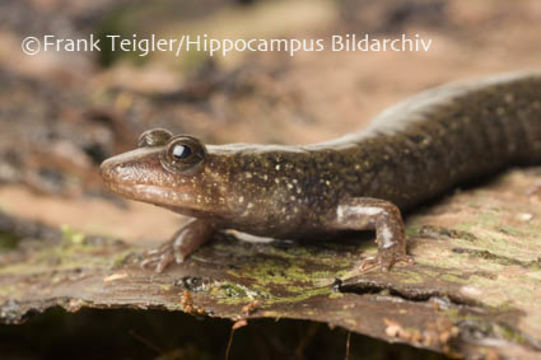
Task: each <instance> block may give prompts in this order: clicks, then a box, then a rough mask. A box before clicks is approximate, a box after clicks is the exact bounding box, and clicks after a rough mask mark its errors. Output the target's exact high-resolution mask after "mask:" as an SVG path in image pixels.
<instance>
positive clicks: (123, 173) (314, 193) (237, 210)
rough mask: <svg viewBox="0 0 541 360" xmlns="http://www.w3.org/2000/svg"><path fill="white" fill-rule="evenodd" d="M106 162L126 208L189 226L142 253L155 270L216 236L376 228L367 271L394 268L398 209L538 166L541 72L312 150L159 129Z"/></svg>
mask: <svg viewBox="0 0 541 360" xmlns="http://www.w3.org/2000/svg"><path fill="white" fill-rule="evenodd" d="M139 146H140V148H139V149H137V150H133V151H130V152H127V153H124V154H121V155H118V156H115V157H113V158H110V159H108V160H106V161H105V162H104V163H103V164H102V165H101V174H102V177H103V179H104V181H105V183H106V184H107V185H108V186H109V187H110V188H111V189H112V190H113V191H114V192H116V193H118V194H120V195H122V196H125V197H127V198H130V199H135V200H139V201H144V202H148V203H152V204H155V205H158V206H162V207H166V208H168V209H170V210H173V211H176V212H178V213H181V214H185V215H188V216H192V217H194V218H195V219H194V220H193V221H191V222H189V223H188V224H186V225H185V227H183V228H182V229H181V230H179V231H178V232H177V233H176V234H175V236H174V237H173V239H172V240H171V241H169V242H168V243H166V244H164V245H162V246H161V247H160V248H159V249H157V250H154V251H150V252H148V253H147V259H146V260H145V262H144V265H151V266H154V267H155V268H156V270H157V271H162V270H163V269H164V268H165V267H166V266H167V265H169V264H170V263H172V262H177V263H180V262H182V261H183V260H184V259H185V258H186V257H187V256H188V255H189V254H190V253H191V252H193V251H195V250H196V249H197V248H198V247H199V246H200V245H202V244H204V243H205V242H206V241H208V240H209V239H210V238H212V235H213V234H214V233H215V232H217V231H223V230H229V229H233V230H238V231H241V232H245V233H248V234H252V235H256V236H263V237H272V238H282V239H299V238H309V237H321V235H322V234H328V235H330V236H332V235H333V234H336V233H338V232H339V231H342V230H371V229H375V230H376V242H377V244H378V254H377V256H376V257H375V258H373V259H365V260H364V261H363V263H362V268H363V269H367V268H372V267H380V268H382V269H389V268H390V267H391V266H392V265H393V264H394V263H396V262H398V261H410V259H409V257H408V256H407V255H406V239H405V235H404V224H403V221H402V218H401V215H400V210H404V209H409V208H411V207H413V206H415V205H418V204H420V203H422V202H423V201H425V200H427V199H430V198H433V197H435V196H437V195H439V194H441V193H442V192H444V191H447V190H449V189H451V188H452V187H453V186H456V185H458V184H460V183H461V182H464V181H468V180H471V179H474V178H476V177H479V176H482V175H486V174H490V173H492V172H495V171H498V170H500V169H502V168H504V167H507V166H509V165H513V164H537V163H540V162H541V161H540V160H541V73H523V74H514V75H506V76H502V77H498V78H492V79H488V80H482V81H477V82H472V83H466V84H458V85H450V86H445V87H442V88H437V89H434V90H431V91H428V92H425V93H422V94H420V95H419V96H416V97H414V98H412V99H410V100H408V101H406V102H404V103H402V104H399V105H398V106H396V107H394V108H391V109H389V110H387V111H385V112H384V113H382V114H381V115H380V116H379V117H378V118H376V119H375V120H374V122H373V124H372V126H371V127H370V128H369V129H368V130H367V131H364V132H361V133H358V134H352V135H348V136H346V137H343V138H340V139H337V140H333V141H329V142H326V143H321V144H316V145H309V146H272V145H245V144H232V145H223V146H205V145H203V144H201V142H199V140H197V139H195V138H192V137H189V136H173V135H172V134H170V133H169V132H167V131H166V130H163V129H155V130H150V131H147V132H145V133H144V134H143V135H141V138H140V141H139Z"/></svg>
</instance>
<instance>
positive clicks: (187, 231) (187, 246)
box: [141, 219, 216, 272]
mask: <svg viewBox="0 0 541 360" xmlns="http://www.w3.org/2000/svg"><path fill="white" fill-rule="evenodd" d="M215 232H216V230H215V228H214V227H213V226H212V225H210V224H209V223H208V222H206V221H203V220H198V219H193V220H191V221H189V222H188V223H186V224H185V225H184V226H183V227H182V228H181V229H180V230H179V231H177V232H176V233H175V235H174V236H173V237H172V238H171V240H169V241H167V242H166V243H164V244H162V245H160V246H159V247H158V248H156V249H153V250H149V251H147V252H145V254H144V256H145V259H144V260H143V261H142V262H141V266H143V267H153V268H155V270H156V272H162V271H163V270H164V269H165V268H166V267H167V266H168V265H170V264H171V263H172V262H175V263H177V264H180V263H181V262H183V261H184V260H185V259H186V258H187V257H188V256H189V255H190V254H191V253H193V252H194V251H195V250H197V249H198V248H199V247H200V246H201V245H203V244H204V243H206V242H207V241H209V240H210V239H211V238H212V235H213V234H214V233H215Z"/></svg>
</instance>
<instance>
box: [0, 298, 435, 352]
mask: <svg viewBox="0 0 541 360" xmlns="http://www.w3.org/2000/svg"><path fill="white" fill-rule="evenodd" d="M231 325H232V323H231V322H230V321H227V320H221V319H209V318H205V319H197V318H194V317H193V316H189V315H186V314H184V313H181V312H167V311H158V310H149V311H136V310H90V309H86V310H81V311H79V312H77V313H67V312H65V311H64V310H62V309H59V308H54V309H52V310H49V311H46V312H45V313H43V314H40V315H36V316H34V317H32V318H31V319H29V320H28V321H27V322H26V323H24V324H22V325H1V326H0V354H1V358H2V359H157V358H159V359H225V352H226V347H227V343H228V340H229V336H230V333H231ZM346 339H347V332H346V331H345V330H343V329H330V328H329V327H328V326H327V325H325V324H320V323H313V322H307V321H294V320H280V321H273V320H250V321H249V323H248V325H247V326H245V327H243V328H240V329H238V330H236V331H235V333H234V335H233V339H232V343H231V349H230V356H229V358H230V359H344V358H345V351H346ZM443 358H444V357H443V356H441V355H438V354H435V353H433V352H429V351H424V350H419V349H415V348H412V347H409V346H404V345H389V344H387V343H385V342H383V341H378V340H375V339H371V338H369V337H366V336H360V335H356V334H352V335H351V339H350V359H443Z"/></svg>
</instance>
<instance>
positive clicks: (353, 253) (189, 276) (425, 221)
mask: <svg viewBox="0 0 541 360" xmlns="http://www.w3.org/2000/svg"><path fill="white" fill-rule="evenodd" d="M538 175H539V171H538V170H537V169H521V170H514V171H510V172H507V173H505V174H503V175H501V176H499V177H497V178H496V179H495V180H492V181H491V182H490V183H486V184H483V185H482V186H480V187H475V188H471V189H467V190H463V191H460V192H455V193H454V194H452V195H448V196H447V197H445V198H443V199H440V200H439V201H437V202H435V203H432V204H429V205H427V206H426V207H424V208H422V209H418V210H417V211H416V212H414V213H412V214H411V215H410V216H408V217H407V232H408V237H409V248H408V251H409V253H410V254H411V255H413V256H414V258H415V260H416V264H414V265H401V266H396V267H395V268H393V269H392V271H390V272H381V271H369V272H365V273H361V272H360V271H359V266H358V264H359V263H360V260H361V259H362V258H363V257H366V256H370V255H371V254H373V253H374V252H375V250H376V249H375V245H374V243H373V241H372V240H371V239H370V235H368V236H365V237H364V239H363V240H359V239H358V238H357V239H348V240H346V239H344V240H343V241H338V240H337V241H335V242H332V243H322V242H318V241H317V239H314V240H315V241H314V242H309V243H301V244H298V243H292V242H274V243H269V244H254V243H246V242H241V241H238V240H237V239H234V238H232V237H229V236H219V237H218V238H216V240H215V241H213V242H212V243H211V244H209V245H208V246H205V247H203V248H201V249H200V250H199V251H197V253H195V254H194V255H193V256H192V257H191V258H190V259H189V260H188V261H186V262H185V263H183V264H181V265H175V266H173V267H171V268H169V269H168V270H167V271H165V272H164V273H162V274H156V273H154V272H152V271H149V270H145V269H141V267H140V266H139V265H138V262H139V261H140V259H141V251H142V250H143V249H141V248H135V247H133V246H132V245H130V244H127V243H125V242H123V241H121V240H113V239H109V238H103V237H99V236H93V235H86V234H80V233H78V232H76V231H73V230H71V229H54V228H49V227H46V226H43V225H40V224H37V223H34V222H30V221H26V220H21V219H15V218H12V217H10V216H9V215H7V214H4V215H2V216H1V217H0V241H1V248H2V252H1V253H0V304H2V305H1V306H0V320H1V321H2V322H4V323H19V322H21V321H24V319H25V318H26V317H27V316H28V314H30V313H34V312H36V311H38V312H39V311H43V310H45V309H48V308H50V307H53V306H57V305H59V306H62V307H64V308H65V309H67V310H68V311H77V310H79V309H81V308H83V307H91V308H138V309H150V308H159V309H167V310H170V311H184V312H188V313H192V314H194V315H198V316H209V317H220V318H229V319H232V320H233V321H241V322H242V321H243V320H247V321H248V324H249V322H250V319H251V318H261V317H265V318H275V319H280V318H292V319H307V320H312V321H318V322H325V323H328V324H330V325H331V326H339V327H343V328H345V329H348V330H350V331H353V332H356V333H360V334H365V335H368V336H372V337H376V338H380V339H383V340H386V341H389V342H403V343H408V344H411V345H413V346H416V347H421V348H426V349H431V350H435V351H438V352H442V353H445V354H448V355H457V356H465V357H468V358H478V357H485V356H489V355H491V354H492V355H496V354H499V355H502V356H509V357H512V358H521V359H523V358H528V357H531V358H534V357H537V356H541V352H540V351H541V335H540V334H541V306H540V305H539V304H540V302H539V300H540V299H541V260H540V258H539V256H540V255H539V254H541V235H540V234H541V206H540V205H541V197H539V196H537V194H536V191H535V190H536V188H535V186H536V182H537V179H538ZM528 189H530V190H532V191H529V192H528V191H527V190H528ZM159 241H161V240H158V239H157V242H159ZM239 324H240V323H239Z"/></svg>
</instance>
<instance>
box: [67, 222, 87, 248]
mask: <svg viewBox="0 0 541 360" xmlns="http://www.w3.org/2000/svg"><path fill="white" fill-rule="evenodd" d="M61 230H62V241H63V242H64V243H66V244H78V245H79V244H83V242H84V241H85V238H86V236H85V235H84V234H83V233H81V232H78V231H76V230H74V229H73V228H71V227H70V226H69V225H62V227H61Z"/></svg>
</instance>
